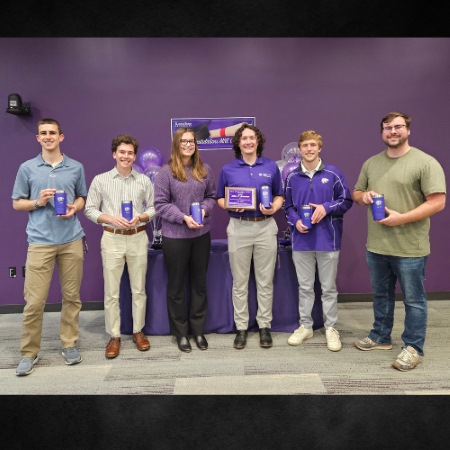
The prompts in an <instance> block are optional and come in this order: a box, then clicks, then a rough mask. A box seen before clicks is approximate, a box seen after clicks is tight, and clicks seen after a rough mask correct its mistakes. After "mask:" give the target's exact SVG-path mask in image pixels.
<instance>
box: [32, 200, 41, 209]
mask: <svg viewBox="0 0 450 450" xmlns="http://www.w3.org/2000/svg"><path fill="white" fill-rule="evenodd" d="M33 206H34V207H35V208H36V209H39V208H42V205H38V201H37V200H36V201H35V202H34V205H33Z"/></svg>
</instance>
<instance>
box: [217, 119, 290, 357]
mask: <svg viewBox="0 0 450 450" xmlns="http://www.w3.org/2000/svg"><path fill="white" fill-rule="evenodd" d="M264 142H265V137H264V135H263V134H262V133H261V131H260V130H259V129H258V128H256V127H255V126H253V125H249V124H247V123H245V124H243V125H242V126H241V127H240V128H239V129H238V130H237V131H236V134H235V135H234V137H233V139H232V143H233V150H234V153H235V156H236V159H235V160H234V161H232V162H230V163H228V164H226V165H225V166H224V167H223V168H222V170H221V172H220V176H219V182H218V189H217V203H218V205H219V206H220V207H221V208H223V209H228V212H229V215H230V222H229V223H228V226H227V236H228V254H229V258H230V267H231V274H232V276H233V289H232V297H233V307H234V322H235V324H236V329H237V334H236V338H235V339H234V348H237V349H242V348H244V347H245V345H246V343H247V329H248V321H249V313H248V280H249V276H250V266H251V261H252V257H253V265H254V269H255V279H256V286H257V300H258V311H257V313H256V322H257V323H258V327H259V335H260V346H261V347H263V348H269V347H272V337H271V335H270V325H271V321H272V301H273V276H274V271H275V262H276V258H277V245H278V242H277V234H278V226H277V223H276V222H275V220H274V219H273V218H272V216H273V214H275V213H276V212H277V211H278V210H279V209H280V208H281V207H282V205H283V188H282V184H281V176H280V171H279V169H278V166H277V165H276V163H275V162H274V161H271V160H270V159H267V158H264V157H263V156H261V155H262V152H263V148H264ZM264 185H266V186H268V187H269V190H270V191H271V194H272V198H273V200H272V201H271V202H270V208H265V207H264V206H263V205H262V203H261V199H260V194H259V192H260V188H261V187H262V186H264ZM227 186H228V187H241V188H256V209H255V210H249V209H245V208H228V207H227V202H226V201H225V187H227Z"/></svg>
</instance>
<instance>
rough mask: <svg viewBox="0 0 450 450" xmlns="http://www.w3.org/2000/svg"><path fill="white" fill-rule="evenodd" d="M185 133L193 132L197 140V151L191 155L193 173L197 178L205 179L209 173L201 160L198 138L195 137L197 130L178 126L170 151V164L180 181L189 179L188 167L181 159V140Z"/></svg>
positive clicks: (174, 174)
mask: <svg viewBox="0 0 450 450" xmlns="http://www.w3.org/2000/svg"><path fill="white" fill-rule="evenodd" d="M184 133H191V134H192V136H193V137H194V141H195V142H194V145H195V151H194V154H193V155H192V156H191V174H192V176H193V177H194V178H195V179H196V180H198V181H203V179H204V178H205V177H206V175H207V173H206V169H205V166H204V165H203V163H202V161H201V160H200V152H199V150H198V144H197V138H196V137H195V132H194V130H193V129H192V128H178V129H177V131H175V133H174V135H173V138H172V150H171V153H170V159H169V162H168V165H169V167H170V168H171V169H172V175H173V176H174V177H175V178H176V179H177V180H180V181H187V180H188V177H187V174H186V169H185V168H184V165H183V160H182V159H181V151H180V140H181V136H183V134H184Z"/></svg>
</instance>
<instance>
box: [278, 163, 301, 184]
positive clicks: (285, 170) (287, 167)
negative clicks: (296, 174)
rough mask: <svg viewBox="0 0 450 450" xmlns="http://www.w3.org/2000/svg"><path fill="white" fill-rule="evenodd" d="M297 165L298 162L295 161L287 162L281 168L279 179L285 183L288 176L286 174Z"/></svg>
mask: <svg viewBox="0 0 450 450" xmlns="http://www.w3.org/2000/svg"><path fill="white" fill-rule="evenodd" d="M297 167H298V162H296V161H291V162H288V163H287V164H286V165H285V166H284V167H283V170H282V171H281V179H282V180H283V183H286V178H287V177H288V175H289V174H290V173H291V172H292V171H293V170H294V169H296V168H297Z"/></svg>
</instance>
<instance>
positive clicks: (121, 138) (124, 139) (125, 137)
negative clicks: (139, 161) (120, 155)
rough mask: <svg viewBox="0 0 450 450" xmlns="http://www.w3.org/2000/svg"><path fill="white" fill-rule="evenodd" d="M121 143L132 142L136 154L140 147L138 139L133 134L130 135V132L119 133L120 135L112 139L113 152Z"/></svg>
mask: <svg viewBox="0 0 450 450" xmlns="http://www.w3.org/2000/svg"><path fill="white" fill-rule="evenodd" d="M120 144H131V145H132V146H133V148H134V154H136V153H137V151H138V147H139V144H138V141H137V140H136V139H135V138H134V137H133V136H130V135H128V134H119V136H116V137H115V138H114V139H113V140H112V143H111V150H112V152H113V153H114V152H116V151H117V147H118V146H119V145H120Z"/></svg>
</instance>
